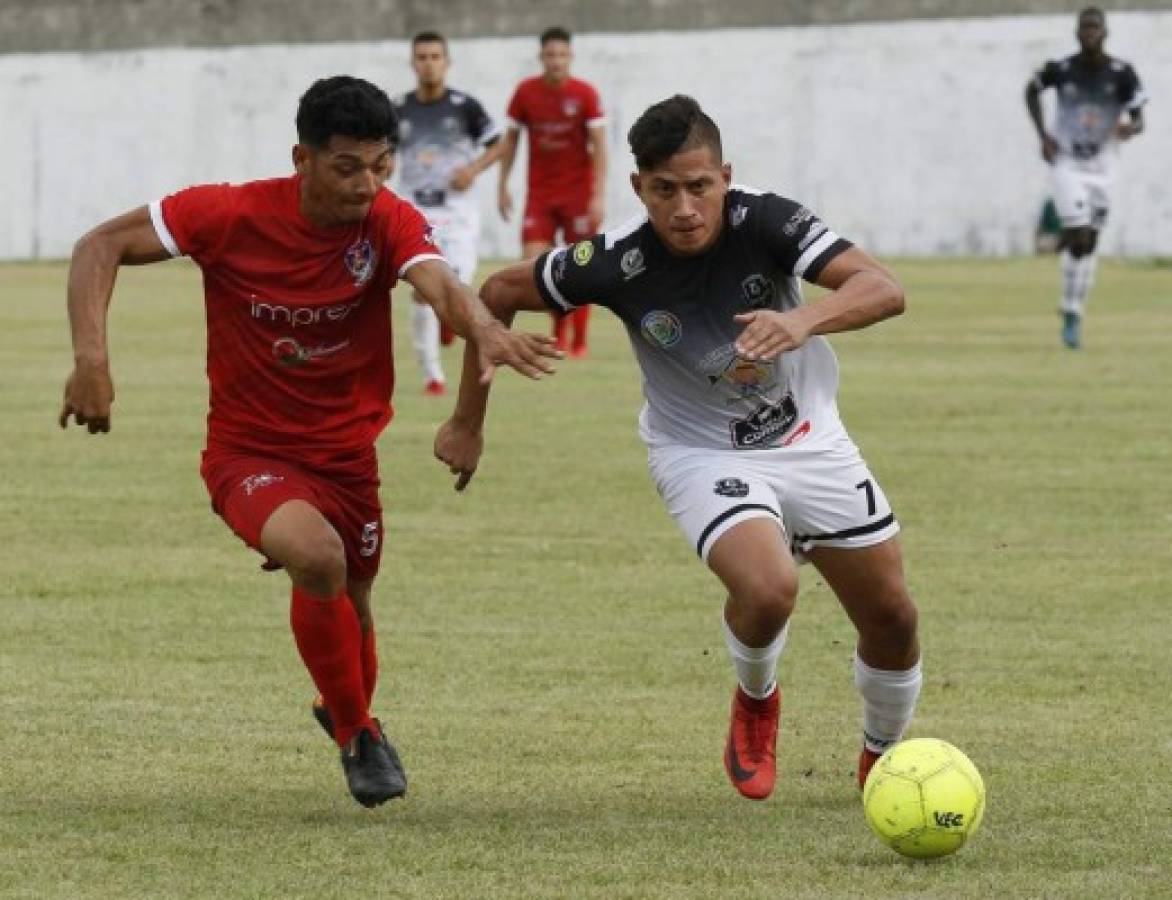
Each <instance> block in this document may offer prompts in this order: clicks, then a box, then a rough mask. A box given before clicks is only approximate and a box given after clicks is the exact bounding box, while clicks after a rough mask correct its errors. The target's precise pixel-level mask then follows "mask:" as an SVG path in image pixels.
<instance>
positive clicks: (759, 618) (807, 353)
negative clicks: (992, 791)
mask: <svg viewBox="0 0 1172 900" xmlns="http://www.w3.org/2000/svg"><path fill="white" fill-rule="evenodd" d="M628 137H629V141H630V145H631V150H632V152H633V154H634V157H635V162H636V165H637V171H636V172H634V173H633V174H632V175H631V185H632V187H633V188H634V190H635V193H636V194H637V195H638V196H639V199H640V200H641V201H642V202H643V205H644V206H645V207H646V214H645V215H643V216H641V217H640V218H638V219H636V220H634V221H632V222H630V223H628V225H626V226H624V227H622V228H619V229H617V230H615V231H610V232H607V233H605V234H601V235H596V236H594V237H593V238H592V239H590V240H584V241H579V242H578V243H576V244H574V245H573V246H571V247H566V248H561V249H557V250H551V251H549V252H547V253H545V254H544V255H542V256H541V257H539V258H538V259H537V260H536V261H529V262H524V263H519V264H517V265H514V266H512V267H510V268H507V269H504V270H502V271H501V272H499V273H497V274H496V275H493V276H492V277H491V278H489V280H488V281H487V282H486V283H485V285H484V287H483V288H482V291H481V296H482V298H483V299H484V301H485V303H486V305H487V306H488V307H489V308H490V309H492V310H493V312H494V313H495V314H497V315H499V316H501V318H502V319H503V320H505V321H510V320H511V317H512V315H513V313H514V312H515V311H517V310H542V309H554V310H558V311H560V312H563V313H564V312H567V311H569V310H572V309H574V308H575V307H576V306H578V305H580V304H583V303H596V304H598V305H599V306H604V307H607V308H609V309H610V310H611V311H612V312H614V313H615V314H616V315H618V317H619V318H620V319H621V321H622V322H623V324H624V326H626V329H627V333H628V336H629V338H630V341H631V346H632V348H633V350H634V352H635V356H636V358H637V359H638V362H639V365H640V368H641V369H642V373H643V382H644V396H645V399H646V404H645V405H644V407H643V411H642V413H641V415H640V422H639V425H640V433H641V436H642V438H643V440H644V441H645V442H646V444H647V447H648V450H649V464H650V469H651V475H652V478H653V479H654V481H655V483H656V486H657V488H658V490H659V493H660V496H661V497H662V498H663V501H664V503H665V505H666V506H667V510H668V512H669V514H670V515H672V517H673V518H675V520H676V522H677V524H678V525H679V526H680V528H681V530H682V531H683V532H684V534H685V535H686V537H687V539H688V541H689V543H690V544H691V545H692V546H693V548H694V549H695V550H696V553H697V554H698V555H699V557H700V559H701V560H702V561H703V562H705V563H706V564H707V566H708V568H709V569H711V570H712V572H713V573H715V575H716V576H717V577H718V578H719V579H720V581H721V582H722V584H723V586H724V588H725V590H726V591H727V601H726V602H725V605H724V615H723V618H722V620H721V623H720V626H721V628H722V631H723V633H724V637H725V640H726V642H727V645H728V649H729V653H730V655H731V657H732V661H733V665H734V667H735V669H736V674H737V679H738V682H739V684H738V686H737V688H736V690H735V693H734V697H733V703H732V721H731V724H730V728H729V735H728V740H727V743H726V747H725V754H724V763H725V769H726V772H727V774H728V776H729V779H730V780H731V781H732V783H733V785H734V787H735V788H736V789H737V790H738V791H739V792H740V793H741V794H742V795H743V796H746V797H749V798H752V799H764V798H765V797H767V796H769V794H770V793H771V791H772V790H773V786H774V780H775V772H776V762H775V744H776V737H777V726H778V715H779V705H780V691H779V689H778V686H777V667H778V659H779V657H780V656H781V653H782V649H783V647H784V646H785V643H786V638H787V635H788V634H789V619H790V614H791V613H792V611H793V609H794V603H795V600H796V597H797V590H798V570H797V565H796V563H797V561H799V560H809V561H810V562H812V563H813V564H814V567H815V568H816V569H817V570H818V571H819V572H820V573H821V575H822V576H823V577H824V578H825V579H826V581H827V583H828V584H829V585H830V586H831V587H832V588H833V590H834V592H835V593H836V594H837V596H838V599H839V600H840V601H841V603H842V605H843V607H844V609H845V610H846V612H847V615H848V616H849V617H850V619H851V621H852V622H853V624H854V625H855V627H856V629H857V630H858V643H857V647H856V653H855V658H854V678H855V684H856V685H857V686H858V689H859V692H860V693H861V694H862V700H863V749H862V753H861V755H860V761H859V769H858V778H859V783H860V785H861V784H862V782H863V780H864V779H865V777H866V774H867V772H868V771H869V770H870V768H871V766H872V765H873V763H874V761H875V760H876V759H877V758H878V757H879V755H880V754H881V753H882V751H883V750H885V749H886V748H887V747H889V746H891V745H892V744H893V743H895V742H896V741H898V740H899V739H900V738H901V737H902V736H903V734H904V731H905V729H906V728H907V726H908V724H909V722H910V721H911V718H912V714H913V711H914V708H915V704H916V699H917V697H918V696H919V692H920V685H921V673H920V648H919V643H918V638H917V630H916V629H917V611H916V607H915V605H914V603H913V602H912V599H911V597H910V596H909V594H908V589H907V585H906V582H905V579H904V574H903V563H902V559H901V553H900V547H899V543H898V540H897V537H896V535H897V532H898V530H899V526H898V524H897V523H896V521H895V517H894V515H893V514H892V511H891V507H890V506H889V505H888V502H887V498H886V496H885V495H884V493H883V491H882V490H881V489H880V487H879V484H878V482H877V481H876V480H875V477H874V476H873V475H872V474H871V472H870V471H869V470H868V469H867V465H866V463H865V462H864V461H863V459H862V457H861V456H860V454H859V451H858V448H857V447H856V446H855V445H854V443H852V441H851V439H850V437H849V436H848V435H847V433H846V430H845V429H844V427H843V425H842V422H841V421H840V419H839V416H838V409H837V404H836V400H835V395H836V393H837V387H838V366H837V362H836V361H835V357H834V353H833V351H832V350H831V349H830V345H829V343H827V341H826V339H825V338H824V337H822V335H824V334H829V333H833V332H838V331H848V330H853V329H857V328H864V327H866V326H868V325H872V324H874V323H876V322H879V321H881V320H882V319H886V318H887V317H889V316H893V315H897V314H899V313H900V312H902V311H903V308H904V298H903V290H902V288H901V287H900V285H899V284H898V282H897V281H896V280H895V278H894V277H893V276H892V275H891V273H889V272H888V271H887V270H886V269H884V268H883V267H882V266H881V265H879V263H877V262H876V261H875V260H874V259H872V258H871V257H870V256H868V255H867V254H866V253H864V252H863V251H862V250H860V249H859V248H857V247H854V246H853V245H851V244H850V243H849V242H848V241H846V240H844V239H843V238H841V237H839V236H838V235H837V234H835V233H834V232H833V231H832V230H831V229H830V228H829V227H828V226H827V225H826V224H825V223H824V222H822V220H821V219H819V217H818V216H817V215H815V214H814V213H813V212H811V211H810V210H808V209H806V208H805V207H803V206H801V205H800V204H797V203H795V202H793V201H791V200H787V199H785V198H783V197H780V196H777V195H776V194H770V193H762V192H759V191H754V190H750V189H748V188H739V187H733V186H732V168H731V166H730V164H729V163H726V162H724V161H723V156H722V152H721V140H720V131H719V130H718V128H717V127H716V125H715V123H714V122H713V121H712V120H711V119H710V118H709V117H708V116H707V115H705V113H704V112H703V111H702V110H701V109H700V107H699V105H698V104H697V103H696V101H695V100H693V99H691V98H690V97H682V96H676V97H673V98H671V99H669V100H665V101H663V102H660V103H657V104H655V105H654V106H652V107H650V108H649V109H648V110H647V111H646V112H644V113H643V115H642V116H641V117H640V118H639V120H638V121H636V122H635V124H634V125H633V126H632V128H631V130H630V133H629V136H628ZM799 278H805V279H806V280H807V281H811V282H814V283H816V284H819V285H821V286H822V287H824V288H827V289H829V291H830V293H828V294H827V295H826V296H824V297H822V298H820V299H819V300H818V301H817V302H814V303H809V304H804V303H803V302H802V297H801V290H800V286H799V282H798V279H799ZM470 349H471V348H470ZM462 379H463V380H462V383H461V386H460V394H459V401H458V402H457V405H456V409H455V411H454V413H453V414H452V417H451V418H450V419H449V420H448V421H447V422H446V423H444V425H443V426H441V428H440V431H439V433H438V434H437V436H436V445H435V449H436V455H437V457H438V458H439V459H440V460H442V461H443V462H445V463H446V464H447V465H448V466H449V468H450V469H451V471H452V472H453V473H454V474H458V475H459V478H458V480H457V482H456V487H457V489H463V488H464V487H465V486H466V485H467V483H468V480H469V479H470V478H471V477H472V474H473V472H474V471H475V469H476V466H477V463H478V460H479V457H480V453H481V450H482V448H483V423H484V415H485V407H486V404H487V397H488V395H487V389H486V387H485V386H482V385H479V384H478V381H477V377H476V368H475V355H474V354H473V355H472V356H471V357H469V356H468V355H467V354H466V355H465V362H464V372H463V376H462Z"/></svg>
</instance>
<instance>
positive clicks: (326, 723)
mask: <svg viewBox="0 0 1172 900" xmlns="http://www.w3.org/2000/svg"><path fill="white" fill-rule="evenodd" d="M310 710H311V711H312V712H313V717H314V718H315V719H317V724H318V725H320V726H321V727H322V731H324V732H325V733H326V734H328V735H329V736H330V740H331V741H332V740H334V717H333V716H331V715H330V711H329V710H328V709H326V701H325V700H323V699H322V698H321V697H320V696H319V697H318V698H317V699H316V700H314V701H313V706H311V707H310Z"/></svg>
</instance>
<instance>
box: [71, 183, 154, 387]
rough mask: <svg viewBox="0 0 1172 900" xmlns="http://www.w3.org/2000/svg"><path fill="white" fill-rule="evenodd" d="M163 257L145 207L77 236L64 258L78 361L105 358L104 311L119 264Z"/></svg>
mask: <svg viewBox="0 0 1172 900" xmlns="http://www.w3.org/2000/svg"><path fill="white" fill-rule="evenodd" d="M169 257H170V254H169V253H168V252H167V250H166V249H165V248H164V247H163V245H162V243H161V242H160V241H159V238H158V235H157V234H156V233H155V229H154V226H153V225H152V224H151V219H150V212H149V210H148V209H147V208H146V207H145V206H142V207H139V208H138V209H134V210H131V211H130V212H128V213H124V214H123V215H121V216H118V217H116V218H114V219H110V220H109V221H107V222H103V223H102V224H101V225H99V226H98V227H97V228H95V229H93V230H92V231H90V232H89V233H87V234H86V235H84V236H83V237H82V238H81V239H79V240H78V242H77V243H76V244H75V245H74V247H73V256H72V257H71V259H70V262H69V286H68V301H67V302H68V308H69V326H70V330H71V332H72V335H73V355H74V358H75V359H76V360H77V361H78V362H79V363H81V362H85V363H88V364H100V365H105V364H106V363H107V362H108V352H107V345H106V314H107V310H108V309H109V306H110V299H111V297H112V296H113V294H114V282H115V280H116V279H117V277H118V268H119V266H123V265H141V264H144V263H150V262H158V261H160V260H164V259H168V258H169Z"/></svg>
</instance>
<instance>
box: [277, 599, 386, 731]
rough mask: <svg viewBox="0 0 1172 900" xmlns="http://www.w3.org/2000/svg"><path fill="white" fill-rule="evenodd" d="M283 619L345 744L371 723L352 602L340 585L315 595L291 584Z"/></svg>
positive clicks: (358, 635)
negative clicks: (325, 596) (334, 592)
mask: <svg viewBox="0 0 1172 900" xmlns="http://www.w3.org/2000/svg"><path fill="white" fill-rule="evenodd" d="M289 624H290V625H291V626H292V627H293V638H294V640H295V641H296V643H297V651H298V652H299V653H300V654H301V660H302V662H304V663H305V668H307V669H308V670H309V674H310V675H311V676H312V677H313V683H314V684H315V685H317V689H318V691H319V692H320V693H321V695H322V698H323V699H324V700H325V702H326V709H328V710H329V711H330V718H332V719H333V720H334V739H335V740H336V741H337V742H338V746H339V747H345V746H346V744H347V743H349V741H350V738H352V737H353V736H354V735H355V734H357V733H358V732H359V731H361V730H362V728H363V727H364V726H368V725H371V724H372V722H371V719H370V712H369V710H368V708H367V703H366V689H365V687H364V684H363V677H362V628H361V626H360V625H359V624H358V613H356V612H355V611H354V604H353V603H351V602H350V598H349V597H347V596H346V592H345V591H342V592H341V593H340V594H338V596H337V597H334V598H333V599H331V600H320V599H318V598H316V597H313V596H312V595H310V594H307V593H305V592H304V591H302V590H300V589H299V588H296V587H295V588H293V598H292V602H291V603H290V606H289Z"/></svg>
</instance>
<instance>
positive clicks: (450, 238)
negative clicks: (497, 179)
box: [395, 31, 501, 396]
mask: <svg viewBox="0 0 1172 900" xmlns="http://www.w3.org/2000/svg"><path fill="white" fill-rule="evenodd" d="M450 65H451V59H450V57H449V56H448V43H447V41H446V40H445V39H444V37H443V35H441V34H439V33H438V32H435V31H424V32H421V33H420V34H417V35H415V37H414V39H413V40H412V41H411V67H412V68H413V69H414V70H415V76H416V79H417V84H416V87H415V90H413V91H410V92H408V93H406V94H403V96H401V97H399V98H398V99H397V100H395V108H396V110H397V111H398V113H399V153H400V158H401V161H402V165H401V166H400V169H399V192H400V193H401V194H402V195H403V196H405V197H407V198H408V199H409V200H411V201H412V202H413V203H414V204H415V205H416V206H417V207H419V209H420V211H421V212H422V213H423V214H424V215H425V216H426V217H427V221H428V222H429V223H430V224H431V226H432V229H433V230H434V231H433V236H434V238H435V242H436V244H437V245H438V246H439V248H440V250H442V251H443V254H444V256H445V257H446V258H447V260H448V262H449V263H450V264H451V266H452V268H453V269H455V270H456V274H457V275H459V276H460V280H461V281H463V282H465V283H466V284H471V283H472V281H473V279H475V278H476V262H477V249H476V245H477V242H478V241H479V239H480V207H479V206H478V204H477V202H476V197H475V196H474V195H473V194H472V193H471V188H472V185H473V183H474V182H475V181H476V176H477V175H479V174H480V173H481V172H483V171H484V170H485V169H487V168H488V167H489V166H491V165H492V164H493V163H495V162H496V161H497V160H498V159H500V155H501V142H500V136H501V135H500V129H499V128H498V127H497V126H496V124H495V123H494V122H493V121H492V119H491V118H489V116H488V114H487V113H486V112H485V111H484V107H483V106H481V105H480V101H478V100H477V99H476V98H475V97H473V96H471V95H469V94H466V93H464V92H463V91H457V90H452V89H450V88H449V87H448V86H447V75H448V68H449V67H450ZM411 341H412V344H413V345H414V347H415V354H416V357H417V358H418V360H419V365H420V368H421V369H422V370H423V380H424V392H425V393H427V394H431V395H434V396H439V395H442V394H443V393H444V371H443V368H442V366H441V365H440V349H439V348H440V344H441V343H443V344H444V345H445V346H447V345H448V344H450V343H451V342H452V332H451V330H450V329H449V328H448V327H447V326H446V325H441V323H439V322H438V321H437V320H436V316H435V311H434V310H433V309H432V308H431V306H430V305H429V304H427V303H425V302H424V301H423V299H422V298H421V297H419V295H418V294H416V295H415V307H414V314H413V317H412V320H411Z"/></svg>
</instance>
